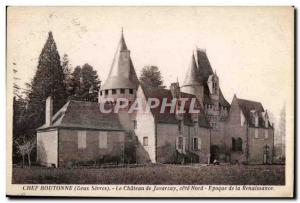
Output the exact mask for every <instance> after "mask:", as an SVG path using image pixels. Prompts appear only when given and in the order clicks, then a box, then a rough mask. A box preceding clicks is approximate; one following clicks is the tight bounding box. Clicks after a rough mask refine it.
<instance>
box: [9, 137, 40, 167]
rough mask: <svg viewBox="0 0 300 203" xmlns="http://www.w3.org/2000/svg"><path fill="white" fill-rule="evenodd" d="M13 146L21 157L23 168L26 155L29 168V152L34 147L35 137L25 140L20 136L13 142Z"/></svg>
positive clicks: (25, 138)
mask: <svg viewBox="0 0 300 203" xmlns="http://www.w3.org/2000/svg"><path fill="white" fill-rule="evenodd" d="M14 144H15V145H16V147H17V152H18V153H19V154H20V155H21V156H22V167H24V166H25V156H26V155H27V160H28V166H29V167H31V158H30V156H31V152H32V150H33V149H34V148H35V146H36V140H35V137H34V136H32V137H30V138H27V137H25V136H22V137H20V138H18V139H15V140H14Z"/></svg>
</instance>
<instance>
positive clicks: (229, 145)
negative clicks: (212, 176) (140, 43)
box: [181, 49, 274, 164]
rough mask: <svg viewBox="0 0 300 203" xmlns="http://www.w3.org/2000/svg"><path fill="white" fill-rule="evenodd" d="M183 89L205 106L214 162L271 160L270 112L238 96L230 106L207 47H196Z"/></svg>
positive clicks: (272, 146)
mask: <svg viewBox="0 0 300 203" xmlns="http://www.w3.org/2000/svg"><path fill="white" fill-rule="evenodd" d="M181 89H182V91H183V92H187V93H190V94H193V95H195V96H196V97H197V98H198V100H199V102H201V103H202V106H203V107H204V111H205V115H206V117H207V119H208V121H209V123H210V126H211V128H212V130H211V144H210V153H211V156H210V157H211V158H210V161H211V162H212V161H214V160H218V161H220V162H231V163H236V162H239V163H248V164H252V163H253V164H270V163H272V157H273V148H274V129H273V126H271V124H270V121H269V118H268V113H267V111H265V110H264V108H263V106H262V104H261V103H259V102H255V101H249V100H242V99H238V98H237V97H236V96H234V98H233V101H232V103H231V105H230V104H229V103H228V102H227V101H226V99H225V97H224V96H223V93H222V91H221V88H220V85H219V77H218V75H217V74H216V71H215V72H213V70H212V67H211V65H210V62H209V60H208V57H207V55H206V52H205V51H204V50H201V49H197V50H196V52H195V53H194V54H193V55H192V58H191V63H190V67H189V69H188V71H187V73H186V77H185V81H184V83H183V85H182V88H181ZM255 119H256V120H255Z"/></svg>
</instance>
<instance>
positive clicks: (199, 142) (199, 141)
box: [197, 138, 202, 150]
mask: <svg viewBox="0 0 300 203" xmlns="http://www.w3.org/2000/svg"><path fill="white" fill-rule="evenodd" d="M197 139H198V150H201V142H202V141H201V138H197Z"/></svg>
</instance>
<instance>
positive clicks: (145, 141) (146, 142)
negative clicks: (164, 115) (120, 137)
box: [143, 137, 148, 146]
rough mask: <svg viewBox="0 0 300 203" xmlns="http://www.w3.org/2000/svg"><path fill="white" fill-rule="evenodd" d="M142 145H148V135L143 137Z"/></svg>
mask: <svg viewBox="0 0 300 203" xmlns="http://www.w3.org/2000/svg"><path fill="white" fill-rule="evenodd" d="M143 146H148V137H143Z"/></svg>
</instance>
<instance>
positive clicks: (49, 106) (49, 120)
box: [45, 96, 53, 126]
mask: <svg viewBox="0 0 300 203" xmlns="http://www.w3.org/2000/svg"><path fill="white" fill-rule="evenodd" d="M52 114H53V100H52V97H51V96H49V97H47V99H46V114H45V115H46V126H51V125H52Z"/></svg>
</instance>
